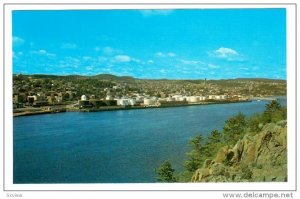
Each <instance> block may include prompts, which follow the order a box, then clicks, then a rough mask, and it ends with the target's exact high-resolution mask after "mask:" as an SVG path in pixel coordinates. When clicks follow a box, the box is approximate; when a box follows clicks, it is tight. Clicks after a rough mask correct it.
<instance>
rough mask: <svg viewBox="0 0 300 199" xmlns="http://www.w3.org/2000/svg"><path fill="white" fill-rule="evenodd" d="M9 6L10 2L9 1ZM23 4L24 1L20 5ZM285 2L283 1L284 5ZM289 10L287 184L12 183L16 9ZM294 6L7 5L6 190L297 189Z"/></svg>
mask: <svg viewBox="0 0 300 199" xmlns="http://www.w3.org/2000/svg"><path fill="white" fill-rule="evenodd" d="M8 3H9V2H8ZM20 3H22V2H20ZM282 3H284V2H282ZM180 8H181V9H182V8H186V9H188V8H191V9H196V8H220V9H223V8H286V12H287V49H288V51H287V81H288V182H286V183H217V186H216V183H174V184H169V183H128V184H126V183H125V184H32V185H31V184H29V185H28V184H26V185H21V184H13V183H12V173H13V172H12V171H13V167H12V165H13V161H12V159H13V158H12V157H13V152H12V146H13V140H12V119H10V118H12V117H13V116H12V103H10V102H11V101H12V89H11V88H12V78H11V77H12V50H11V49H12V30H11V24H12V21H11V12H12V11H13V10H49V9H53V10H65V9H80V10H82V9H180ZM295 45H296V44H295V6H294V5H253V4H252V5H6V6H5V75H4V81H5V102H6V103H5V107H4V108H5V116H4V117H5V119H6V120H5V140H4V142H5V190H274V191H275V190H295V189H296V184H295V178H296V176H295V147H296V145H295V138H296V137H295V131H296V129H295V125H296V123H295V111H296V110H295V98H296V93H295V85H296V80H295V67H296V63H295Z"/></svg>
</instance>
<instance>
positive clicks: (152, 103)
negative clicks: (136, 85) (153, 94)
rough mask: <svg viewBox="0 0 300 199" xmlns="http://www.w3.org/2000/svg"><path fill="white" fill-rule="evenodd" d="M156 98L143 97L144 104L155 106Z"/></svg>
mask: <svg viewBox="0 0 300 199" xmlns="http://www.w3.org/2000/svg"><path fill="white" fill-rule="evenodd" d="M155 105H156V100H155V99H150V98H144V106H155Z"/></svg>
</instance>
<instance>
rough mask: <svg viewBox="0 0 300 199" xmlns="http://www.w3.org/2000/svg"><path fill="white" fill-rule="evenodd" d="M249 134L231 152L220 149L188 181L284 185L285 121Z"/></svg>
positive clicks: (268, 125) (285, 168)
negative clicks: (265, 182)
mask: <svg viewBox="0 0 300 199" xmlns="http://www.w3.org/2000/svg"><path fill="white" fill-rule="evenodd" d="M252 134H253V133H252ZM252 134H251V133H248V134H246V135H245V136H244V138H243V139H241V140H239V141H238V142H237V143H236V144H235V146H234V147H233V148H229V147H228V146H224V147H222V148H220V149H219V151H218V153H217V155H216V156H215V158H214V159H212V160H210V159H207V160H206V161H205V162H204V164H203V166H202V168H200V169H198V170H197V171H196V172H195V173H194V175H193V177H192V181H193V182H242V181H244V182H248V181H254V182H261V181H281V182H283V181H287V125H286V121H280V122H278V123H276V124H274V123H270V124H266V125H265V126H264V127H263V128H262V130H261V131H260V132H259V133H257V134H255V135H252Z"/></svg>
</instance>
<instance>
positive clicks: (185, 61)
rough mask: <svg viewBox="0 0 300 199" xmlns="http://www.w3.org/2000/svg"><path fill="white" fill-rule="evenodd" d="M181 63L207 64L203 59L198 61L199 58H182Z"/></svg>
mask: <svg viewBox="0 0 300 199" xmlns="http://www.w3.org/2000/svg"><path fill="white" fill-rule="evenodd" d="M180 62H181V63H183V64H185V65H199V64H202V65H203V64H205V63H204V62H202V61H198V60H186V59H181V60H180Z"/></svg>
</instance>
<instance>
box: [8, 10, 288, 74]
mask: <svg viewBox="0 0 300 199" xmlns="http://www.w3.org/2000/svg"><path fill="white" fill-rule="evenodd" d="M12 17H13V18H12V19H13V22H12V34H13V35H12V42H13V49H12V50H13V73H14V74H18V73H22V74H55V75H70V74H78V75H96V74H113V75H118V76H133V77H136V78H147V79H160V78H167V79H204V78H207V79H232V78H272V79H286V10H285V9H190V10H187V9H176V10H76V11H75V10H73V11H71V10H61V11H50V10H48V11H47V10H46V11H45V10H44V11H13V14H12Z"/></svg>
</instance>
